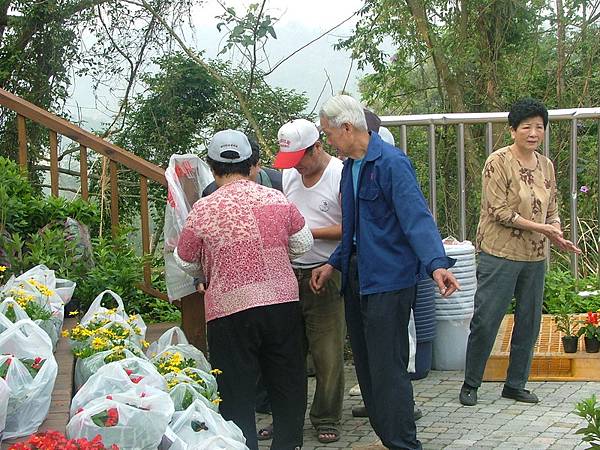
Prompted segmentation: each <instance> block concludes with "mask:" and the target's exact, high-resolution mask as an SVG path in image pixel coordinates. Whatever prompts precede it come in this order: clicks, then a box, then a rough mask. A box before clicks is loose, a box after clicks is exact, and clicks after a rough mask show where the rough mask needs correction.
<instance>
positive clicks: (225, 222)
mask: <svg viewBox="0 0 600 450" xmlns="http://www.w3.org/2000/svg"><path fill="white" fill-rule="evenodd" d="M251 155H252V150H251V146H250V143H249V142H248V139H247V138H246V136H245V135H244V134H243V133H241V132H239V131H235V130H225V131H220V132H218V133H216V134H215V135H214V137H213V139H212V141H211V143H210V146H209V148H208V158H207V161H208V164H209V165H210V167H211V169H212V171H213V174H214V176H215V180H216V181H217V184H218V185H219V189H218V190H217V191H215V192H214V193H213V194H211V195H209V196H208V197H205V198H202V199H200V200H198V201H197V202H196V204H195V205H194V208H193V209H192V212H191V213H190V215H189V217H188V219H187V221H186V224H185V227H184V229H183V231H182V233H181V237H180V239H179V243H178V245H177V248H176V250H175V259H176V260H177V261H178V262H179V264H180V265H181V266H182V267H183V268H184V269H185V270H186V271H188V272H189V273H190V274H192V275H194V276H199V275H201V270H202V272H203V273H202V275H203V277H204V278H203V279H204V280H205V283H203V284H202V285H201V286H200V289H205V297H204V301H205V307H206V320H207V335H208V346H209V350H210V359H211V363H212V365H213V367H216V368H219V369H221V370H222V371H223V373H222V374H221V375H220V377H219V390H220V393H221V398H222V400H223V401H222V403H221V405H220V411H221V414H222V415H223V417H224V418H226V419H229V420H233V421H234V422H235V423H236V424H237V425H238V426H239V427H240V428H241V430H242V431H243V433H244V436H245V437H246V445H247V446H248V447H249V448H250V449H258V442H257V438H256V428H255V416H254V403H255V391H256V379H257V377H258V373H259V372H260V373H262V376H263V378H264V381H265V384H266V387H267V391H268V393H269V397H270V398H271V403H272V410H273V426H274V429H275V430H276V433H275V437H274V439H273V443H272V446H271V448H272V449H277V450H292V449H296V448H300V447H301V445H302V430H303V426H304V412H305V410H306V377H305V373H306V371H305V368H304V365H305V361H304V358H303V357H302V355H303V352H302V336H303V335H302V333H303V331H302V319H301V310H300V306H299V302H298V284H297V281H296V277H295V276H294V272H293V270H292V266H291V264H290V259H294V258H296V257H299V256H300V255H302V254H303V253H305V252H306V251H308V250H309V249H310V248H311V246H312V235H311V233H310V230H309V228H308V227H307V226H306V225H305V223H304V218H303V217H302V215H301V214H300V212H299V211H298V209H297V208H296V207H295V206H294V205H293V204H292V203H290V202H288V201H287V199H286V198H285V196H284V195H283V194H282V193H281V192H279V191H276V190H274V189H270V188H267V187H264V186H260V185H259V184H257V183H255V182H254V181H252V180H255V179H256V170H257V166H252V165H251V163H250V161H249V159H250V157H251Z"/></svg>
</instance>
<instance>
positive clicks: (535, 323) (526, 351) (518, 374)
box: [465, 252, 545, 389]
mask: <svg viewBox="0 0 600 450" xmlns="http://www.w3.org/2000/svg"><path fill="white" fill-rule="evenodd" d="M544 276H545V261H511V260H509V259H506V258H498V257H496V256H492V255H489V254H487V253H483V252H481V253H480V254H479V261H478V264H477V292H476V293H475V311H474V314H473V319H471V334H470V335H469V340H468V343H467V357H466V365H465V383H466V384H468V385H469V386H471V387H475V388H478V387H479V386H481V381H482V379H483V372H484V370H485V365H486V363H487V360H488V358H489V356H490V353H491V351H492V348H493V346H494V341H495V340H496V335H497V334H498V329H499V328H500V324H501V323H502V319H503V318H504V315H505V314H506V311H507V309H508V306H509V304H510V301H511V300H512V299H513V297H514V298H515V300H516V308H515V324H514V328H513V332H512V338H511V344H510V358H509V365H508V373H507V376H506V382H505V385H506V386H508V387H511V388H515V389H523V388H524V387H525V383H527V379H528V378H529V370H530V368H531V360H532V358H533V347H534V345H535V342H536V340H537V337H538V334H539V331H540V321H541V318H542V303H543V300H544Z"/></svg>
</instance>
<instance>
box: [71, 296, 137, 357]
mask: <svg viewBox="0 0 600 450" xmlns="http://www.w3.org/2000/svg"><path fill="white" fill-rule="evenodd" d="M105 295H110V296H112V298H114V299H115V301H116V302H117V307H116V308H113V309H108V308H105V307H104V306H102V300H103V298H104V296H105ZM95 319H98V320H102V319H106V320H109V321H111V322H117V323H123V324H129V325H131V326H132V327H134V328H137V329H138V330H139V333H137V334H138V336H139V338H138V340H139V343H138V344H137V345H138V346H141V341H142V340H143V339H144V337H145V336H146V324H145V323H144V320H143V319H142V318H141V317H140V316H139V315H137V314H136V315H134V316H131V317H130V316H129V315H128V314H127V312H125V305H124V304H123V299H122V298H121V296H120V295H118V294H116V293H114V292H113V291H110V290H106V291H103V292H101V293H100V294H98V296H97V297H96V298H95V299H94V301H93V302H92V304H91V305H90V307H89V308H88V310H87V312H86V313H85V315H84V316H83V317H82V318H81V321H80V322H79V323H80V324H81V325H86V324H87V323H89V322H91V321H92V320H95Z"/></svg>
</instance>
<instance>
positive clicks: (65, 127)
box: [0, 89, 167, 300]
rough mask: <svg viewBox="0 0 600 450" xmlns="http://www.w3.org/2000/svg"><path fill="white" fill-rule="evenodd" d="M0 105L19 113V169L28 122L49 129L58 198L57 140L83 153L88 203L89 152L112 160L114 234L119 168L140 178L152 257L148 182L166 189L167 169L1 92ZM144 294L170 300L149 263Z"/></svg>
mask: <svg viewBox="0 0 600 450" xmlns="http://www.w3.org/2000/svg"><path fill="white" fill-rule="evenodd" d="M0 105H1V106H4V107H6V108H8V109H10V110H12V111H14V112H15V113H17V130H18V139H19V165H20V166H21V167H22V168H24V169H26V168H27V161H28V156H27V120H31V121H33V122H35V123H37V124H39V125H42V126H43V127H45V128H47V129H48V132H49V142H50V146H49V149H50V193H51V195H53V196H55V197H56V196H58V195H59V180H58V178H59V173H60V171H59V167H58V162H59V156H58V136H59V135H62V136H65V137H68V138H69V139H71V140H72V141H74V142H77V143H79V150H80V158H79V160H80V170H79V174H80V182H81V197H82V198H83V199H84V200H88V196H89V185H88V150H92V151H94V152H97V153H99V154H100V155H102V156H105V157H107V158H108V159H109V173H110V175H109V183H110V218H111V229H112V232H113V234H115V233H116V232H117V230H118V226H119V183H118V176H117V173H118V169H119V165H122V166H125V167H127V168H128V169H130V170H132V171H134V172H136V173H138V174H139V178H140V219H141V232H142V253H143V255H144V256H146V255H148V254H150V222H149V220H150V219H149V212H148V180H150V181H153V182H156V183H159V184H161V185H163V186H165V187H166V186H167V180H166V179H165V171H164V169H162V168H160V167H158V166H156V165H154V164H152V163H149V162H148V161H146V160H144V159H142V158H140V157H139V156H136V155H134V154H133V153H131V152H128V151H127V150H124V149H122V148H121V147H118V146H116V145H114V144H111V143H110V142H108V141H105V140H104V139H101V138H99V137H98V136H96V135H94V134H92V133H90V132H88V131H85V130H84V129H82V128H80V127H78V126H77V125H74V124H72V123H71V122H69V121H67V120H65V119H62V118H60V117H58V116H56V115H54V114H52V113H50V112H48V111H46V110H44V109H41V108H39V107H37V106H35V105H33V104H32V103H29V102H28V101H26V100H23V99H22V98H19V97H17V96H16V95H13V94H11V93H10V92H7V91H5V90H4V89H0ZM139 287H140V289H141V290H143V291H144V292H146V293H147V294H149V295H152V296H154V297H157V298H160V299H163V300H167V296H166V294H165V293H163V292H160V291H158V290H157V289H155V288H153V287H152V276H151V266H150V263H149V262H146V263H145V264H144V276H143V282H142V283H141V285H140V286H139Z"/></svg>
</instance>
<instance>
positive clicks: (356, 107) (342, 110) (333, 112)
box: [319, 95, 367, 131]
mask: <svg viewBox="0 0 600 450" xmlns="http://www.w3.org/2000/svg"><path fill="white" fill-rule="evenodd" d="M319 117H324V118H325V119H327V121H328V122H329V123H330V124H331V125H332V126H333V127H335V128H340V127H341V126H342V124H344V123H349V124H351V125H352V126H353V127H354V128H357V129H359V130H363V131H367V120H366V119H365V112H364V110H363V107H362V106H361V104H360V103H359V102H358V101H357V100H355V99H354V98H353V97H350V96H349V95H336V96H335V97H331V98H330V99H329V100H327V101H326V102H325V103H323V105H321V109H320V110H319Z"/></svg>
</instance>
